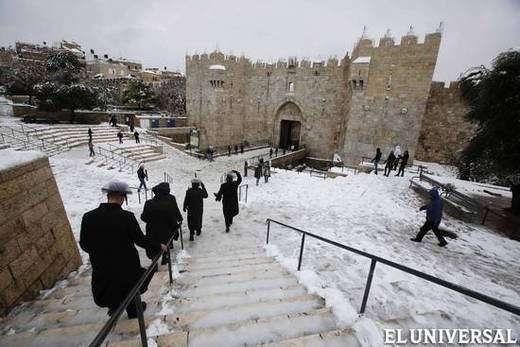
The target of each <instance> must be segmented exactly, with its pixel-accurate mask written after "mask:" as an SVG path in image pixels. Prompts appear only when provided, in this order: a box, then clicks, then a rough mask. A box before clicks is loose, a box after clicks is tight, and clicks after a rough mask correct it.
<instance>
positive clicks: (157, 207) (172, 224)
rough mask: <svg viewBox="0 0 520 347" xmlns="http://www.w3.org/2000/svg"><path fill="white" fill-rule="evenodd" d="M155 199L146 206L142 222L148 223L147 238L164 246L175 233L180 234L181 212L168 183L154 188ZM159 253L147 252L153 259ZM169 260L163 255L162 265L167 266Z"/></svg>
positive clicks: (147, 202)
mask: <svg viewBox="0 0 520 347" xmlns="http://www.w3.org/2000/svg"><path fill="white" fill-rule="evenodd" d="M152 192H153V193H154V194H155V196H154V198H153V199H151V200H148V201H146V202H145V204H144V208H143V213H142V214H141V220H142V221H143V222H145V223H146V236H147V237H149V238H150V239H151V240H152V241H154V242H160V243H163V244H166V243H168V240H169V239H170V238H171V237H172V235H173V234H174V233H177V232H178V228H179V224H180V223H181V222H182V215H181V211H179V207H178V206H177V201H176V200H175V197H174V196H173V195H171V194H170V185H169V184H168V183H165V182H163V183H159V184H158V185H156V186H155V187H153V188H152ZM156 254H157V252H149V251H147V252H146V255H147V256H148V258H150V259H153V258H154V257H155V255H156ZM167 260H168V258H167V256H166V254H164V255H163V258H162V264H166V262H167Z"/></svg>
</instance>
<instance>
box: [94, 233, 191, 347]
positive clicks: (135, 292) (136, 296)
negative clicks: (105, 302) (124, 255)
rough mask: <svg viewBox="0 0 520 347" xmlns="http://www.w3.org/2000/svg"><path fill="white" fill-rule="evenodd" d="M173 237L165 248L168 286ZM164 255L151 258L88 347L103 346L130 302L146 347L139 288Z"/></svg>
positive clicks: (160, 253)
mask: <svg viewBox="0 0 520 347" xmlns="http://www.w3.org/2000/svg"><path fill="white" fill-rule="evenodd" d="M179 230H180V233H181V234H182V226H181V225H179ZM173 236H174V235H172V237H170V239H169V240H168V243H167V244H166V246H167V252H168V253H167V254H168V274H169V280H170V285H171V284H173V276H172V260H171V251H170V245H171V244H172V242H173ZM164 253H165V251H163V250H161V251H160V252H159V253H157V255H156V256H155V257H154V258H153V260H152V263H151V264H150V266H149V267H148V269H147V270H146V272H145V273H144V274H143V275H142V276H141V277H140V278H139V280H138V281H137V283H136V284H135V285H134V287H133V288H132V290H131V291H130V292H129V293H128V295H127V296H126V297H125V299H124V300H123V302H122V303H121V304H120V305H119V307H118V308H117V309H116V310H115V312H114V313H113V314H112V316H111V317H110V319H109V320H108V321H107V322H106V323H105V325H104V326H103V328H101V330H100V331H99V333H98V334H97V335H96V337H95V338H94V339H93V340H92V342H91V343H90V344H89V347H98V346H101V345H102V344H103V342H104V341H105V339H106V337H107V336H108V334H110V331H112V329H113V328H114V326H115V325H116V323H117V321H118V320H119V317H120V316H121V314H123V311H124V310H125V309H126V307H127V306H128V305H130V303H131V302H132V301H134V303H135V305H136V308H137V319H138V321H139V332H140V335H141V344H142V346H143V347H148V341H147V338H146V328H145V325H144V314H143V306H142V302H141V286H142V285H143V283H144V281H145V280H146V279H147V278H148V276H150V275H151V274H152V272H153V271H155V267H156V265H157V263H158V262H159V258H160V257H161V256H162V255H163V254H164Z"/></svg>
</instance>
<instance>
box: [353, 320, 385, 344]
mask: <svg viewBox="0 0 520 347" xmlns="http://www.w3.org/2000/svg"><path fill="white" fill-rule="evenodd" d="M353 329H354V334H355V335H356V337H357V339H358V340H359V343H360V344H361V346H363V347H375V346H383V341H384V339H383V335H381V333H380V332H381V330H382V329H381V327H378V326H377V325H376V324H375V323H374V321H373V320H371V319H368V318H366V317H361V318H360V319H359V320H358V321H357V322H356V324H354V326H353Z"/></svg>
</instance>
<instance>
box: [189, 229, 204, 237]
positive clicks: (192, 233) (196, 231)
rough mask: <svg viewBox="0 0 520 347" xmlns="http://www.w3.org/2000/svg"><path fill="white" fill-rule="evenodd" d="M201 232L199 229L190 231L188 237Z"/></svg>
mask: <svg viewBox="0 0 520 347" xmlns="http://www.w3.org/2000/svg"><path fill="white" fill-rule="evenodd" d="M200 233H201V230H200V229H190V236H193V235H195V234H197V235H200Z"/></svg>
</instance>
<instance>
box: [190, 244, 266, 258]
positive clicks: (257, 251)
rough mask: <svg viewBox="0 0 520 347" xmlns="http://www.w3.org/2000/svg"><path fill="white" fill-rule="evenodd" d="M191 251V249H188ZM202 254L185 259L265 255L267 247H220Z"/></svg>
mask: <svg viewBox="0 0 520 347" xmlns="http://www.w3.org/2000/svg"><path fill="white" fill-rule="evenodd" d="M188 251H189V250H188ZM201 253H202V254H204V255H202V256H196V257H189V258H185V259H190V260H191V259H200V260H202V259H210V260H211V261H216V260H220V259H225V258H228V257H244V256H247V255H265V249H264V248H263V247H252V248H241V247H237V248H233V247H231V248H227V247H226V249H218V250H211V251H206V252H201Z"/></svg>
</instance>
